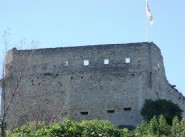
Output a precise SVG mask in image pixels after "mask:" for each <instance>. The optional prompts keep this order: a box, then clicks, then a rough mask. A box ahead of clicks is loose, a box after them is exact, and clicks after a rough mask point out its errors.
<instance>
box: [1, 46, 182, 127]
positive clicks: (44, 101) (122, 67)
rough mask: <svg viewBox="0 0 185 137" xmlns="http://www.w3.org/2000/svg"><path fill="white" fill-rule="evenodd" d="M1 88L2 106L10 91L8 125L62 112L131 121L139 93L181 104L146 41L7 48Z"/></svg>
mask: <svg viewBox="0 0 185 137" xmlns="http://www.w3.org/2000/svg"><path fill="white" fill-rule="evenodd" d="M3 91H4V93H5V101H2V107H4V106H5V108H6V107H7V106H8V103H9V101H10V100H11V99H12V96H13V101H12V103H11V105H10V107H9V110H8V111H7V115H6V121H7V123H8V126H9V127H10V128H14V127H16V126H18V125H20V124H23V123H25V122H27V121H30V120H44V121H46V122H51V121H58V120H62V119H63V118H65V117H67V118H70V119H75V120H78V121H80V120H83V119H106V120H110V121H111V122H112V123H113V124H116V125H131V126H137V125H138V124H139V122H141V120H142V119H143V118H142V116H141V115H140V111H141V108H142V106H143V103H144V101H145V99H153V100H155V99H159V98H160V99H167V100H172V101H173V102H174V103H176V104H178V105H179V106H180V107H181V109H182V110H185V104H184V103H185V98H184V96H183V95H182V94H181V93H180V92H178V90H177V89H176V88H175V86H173V85H170V84H169V83H168V81H167V79H166V76H165V68H164V64H163V58H162V55H161V52H160V49H159V48H158V47H157V46H156V45H155V44H154V43H152V42H151V43H148V42H143V43H129V44H107V45H91V46H78V47H60V48H47V49H35V50H17V49H16V48H13V49H12V50H10V51H8V53H7V57H6V78H5V86H4V87H3ZM3 110H4V109H3ZM183 117H185V113H184V112H183Z"/></svg>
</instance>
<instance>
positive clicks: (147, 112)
mask: <svg viewBox="0 0 185 137" xmlns="http://www.w3.org/2000/svg"><path fill="white" fill-rule="evenodd" d="M181 112H182V109H181V108H180V107H179V106H178V105H177V104H174V103H173V102H172V101H170V100H165V99H158V100H155V101H153V100H146V101H145V103H144V106H143V108H142V110H141V115H142V116H143V117H144V119H145V120H146V121H147V122H148V121H150V120H151V119H152V117H153V116H154V115H155V116H160V115H164V116H165V118H166V121H167V123H168V124H170V125H172V119H173V118H174V117H175V116H177V117H178V118H179V119H180V120H181V119H182V116H181Z"/></svg>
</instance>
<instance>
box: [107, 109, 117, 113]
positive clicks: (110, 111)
mask: <svg viewBox="0 0 185 137" xmlns="http://www.w3.org/2000/svg"><path fill="white" fill-rule="evenodd" d="M114 112H115V110H107V113H114Z"/></svg>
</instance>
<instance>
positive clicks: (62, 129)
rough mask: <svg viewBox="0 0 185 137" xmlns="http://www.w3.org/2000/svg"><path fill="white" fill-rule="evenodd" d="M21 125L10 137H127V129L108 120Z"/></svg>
mask: <svg viewBox="0 0 185 137" xmlns="http://www.w3.org/2000/svg"><path fill="white" fill-rule="evenodd" d="M29 125H30V124H27V125H23V126H21V127H19V128H16V129H14V131H13V132H12V133H11V135H10V136H11V137H127V136H128V135H129V131H128V130H127V129H126V128H124V129H118V128H117V127H116V126H114V125H112V124H111V123H110V122H108V121H104V120H90V121H82V122H75V121H71V120H65V121H64V122H62V123H54V124H52V125H50V126H42V127H40V128H39V129H38V130H35V127H34V126H32V127H30V126H29Z"/></svg>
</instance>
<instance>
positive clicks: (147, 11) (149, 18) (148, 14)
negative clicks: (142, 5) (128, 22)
mask: <svg viewBox="0 0 185 137" xmlns="http://www.w3.org/2000/svg"><path fill="white" fill-rule="evenodd" d="M146 16H147V18H148V21H149V22H150V24H151V25H152V24H153V17H152V13H151V11H150V8H149V5H148V0H146Z"/></svg>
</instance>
